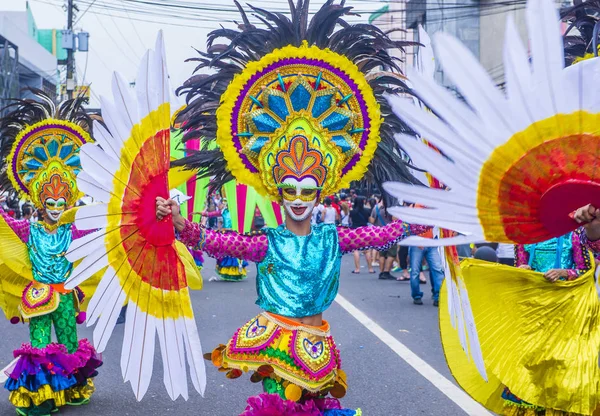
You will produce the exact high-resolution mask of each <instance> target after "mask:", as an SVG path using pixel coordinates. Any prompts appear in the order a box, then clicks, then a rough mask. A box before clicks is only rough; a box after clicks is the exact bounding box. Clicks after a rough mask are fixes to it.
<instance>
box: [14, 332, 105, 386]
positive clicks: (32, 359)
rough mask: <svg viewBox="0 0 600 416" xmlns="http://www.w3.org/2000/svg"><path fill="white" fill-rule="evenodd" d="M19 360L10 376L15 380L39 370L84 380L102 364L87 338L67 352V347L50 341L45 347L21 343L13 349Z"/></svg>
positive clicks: (93, 373)
mask: <svg viewBox="0 0 600 416" xmlns="http://www.w3.org/2000/svg"><path fill="white" fill-rule="evenodd" d="M13 354H14V356H15V358H17V357H18V358H19V361H18V362H17V364H16V365H15V367H14V369H13V371H12V372H11V374H10V377H11V378H13V379H15V380H17V379H19V377H20V376H21V375H22V374H23V373H26V374H31V375H33V374H37V373H39V372H40V371H41V370H46V371H49V372H50V373H52V374H58V375H61V376H64V377H68V376H71V375H75V376H76V378H77V379H78V380H81V381H83V380H85V379H87V378H90V377H94V376H95V375H96V369H97V368H98V367H100V366H101V365H102V357H101V355H100V354H98V353H97V352H96V350H95V348H94V347H93V346H92V344H90V342H89V341H88V340H87V339H81V340H79V347H78V348H77V351H75V352H74V353H73V354H69V353H68V351H67V347H65V346H64V345H62V344H57V343H52V344H49V345H47V346H46V347H45V348H34V347H32V346H31V344H23V345H21V348H19V349H17V350H15V351H14V353H13Z"/></svg>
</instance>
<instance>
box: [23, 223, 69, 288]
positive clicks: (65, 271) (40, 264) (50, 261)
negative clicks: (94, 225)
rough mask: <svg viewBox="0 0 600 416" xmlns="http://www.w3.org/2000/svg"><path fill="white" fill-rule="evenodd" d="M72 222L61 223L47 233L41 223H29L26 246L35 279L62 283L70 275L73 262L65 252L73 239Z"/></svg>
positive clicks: (42, 281) (49, 282)
mask: <svg viewBox="0 0 600 416" xmlns="http://www.w3.org/2000/svg"><path fill="white" fill-rule="evenodd" d="M72 227H73V224H65V225H61V226H59V227H58V228H57V229H56V233H54V234H49V233H47V232H46V229H45V228H44V226H43V225H42V224H41V223H38V222H34V223H31V226H30V229H29V240H28V242H27V248H28V250H29V258H30V259H31V264H32V266H33V277H34V279H35V280H37V281H38V282H41V283H46V284H56V283H64V282H65V280H67V278H68V277H69V276H70V275H71V271H72V270H73V264H72V263H71V262H70V261H68V260H67V259H66V258H65V253H66V252H67V249H68V248H69V245H70V244H71V241H72V240H73V236H72V232H71V228H72Z"/></svg>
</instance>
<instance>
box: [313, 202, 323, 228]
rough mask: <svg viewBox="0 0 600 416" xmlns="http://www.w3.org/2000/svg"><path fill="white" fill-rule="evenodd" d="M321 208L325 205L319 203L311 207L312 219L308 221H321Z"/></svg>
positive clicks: (315, 222)
mask: <svg viewBox="0 0 600 416" xmlns="http://www.w3.org/2000/svg"><path fill="white" fill-rule="evenodd" d="M323 208H325V207H324V206H323V204H321V203H319V205H317V206H315V207H314V208H313V212H312V219H311V221H310V223H311V224H312V225H315V224H317V223H321V222H323V218H322V217H323V214H322V213H321V212H322V211H323Z"/></svg>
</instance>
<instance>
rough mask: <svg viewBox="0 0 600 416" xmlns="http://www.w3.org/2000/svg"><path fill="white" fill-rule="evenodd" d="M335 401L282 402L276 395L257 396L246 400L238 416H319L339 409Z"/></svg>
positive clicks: (264, 394) (337, 402) (338, 404)
mask: <svg viewBox="0 0 600 416" xmlns="http://www.w3.org/2000/svg"><path fill="white" fill-rule="evenodd" d="M341 408H342V407H341V406H340V402H339V401H338V400H337V399H329V398H327V399H313V400H307V401H306V402H304V403H296V402H293V401H290V400H283V399H282V398H281V397H280V396H279V395H278V394H267V393H263V394H259V395H258V396H252V397H250V398H248V406H246V409H245V410H244V412H243V413H242V414H241V415H240V416H321V415H322V412H323V411H325V410H333V409H341Z"/></svg>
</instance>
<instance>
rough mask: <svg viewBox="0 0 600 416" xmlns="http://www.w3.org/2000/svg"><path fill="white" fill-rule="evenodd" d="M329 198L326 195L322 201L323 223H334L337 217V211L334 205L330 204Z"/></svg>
mask: <svg viewBox="0 0 600 416" xmlns="http://www.w3.org/2000/svg"><path fill="white" fill-rule="evenodd" d="M331 202H332V201H331V198H329V197H327V198H325V200H324V201H323V203H324V204H325V206H324V207H323V209H321V219H322V220H323V223H324V224H335V221H336V219H337V216H338V215H337V211H336V210H335V208H334V207H332V206H331Z"/></svg>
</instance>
